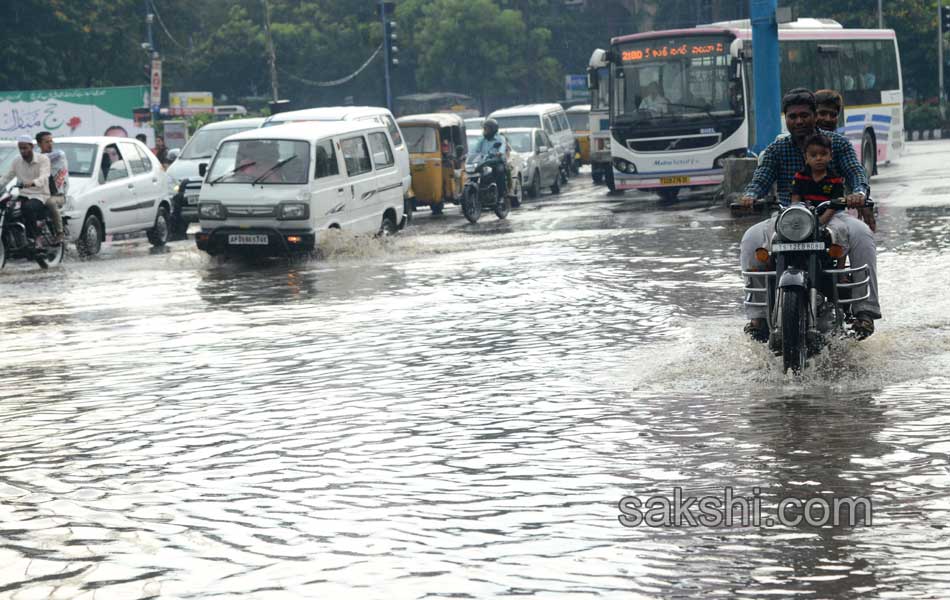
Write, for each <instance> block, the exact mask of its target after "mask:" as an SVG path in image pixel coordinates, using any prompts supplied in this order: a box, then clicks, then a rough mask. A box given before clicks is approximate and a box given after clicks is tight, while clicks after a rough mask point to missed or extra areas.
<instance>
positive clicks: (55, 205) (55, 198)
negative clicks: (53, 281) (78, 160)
mask: <svg viewBox="0 0 950 600" xmlns="http://www.w3.org/2000/svg"><path fill="white" fill-rule="evenodd" d="M36 143H37V145H38V146H39V147H40V152H42V153H43V154H44V155H45V156H46V157H47V158H48V159H49V163H50V176H49V193H50V196H49V199H48V200H47V201H46V208H47V210H49V215H50V219H51V220H52V221H53V233H54V234H55V235H56V243H57V244H59V243H61V242H62V241H63V240H64V239H65V234H64V231H63V216H62V215H61V214H60V212H59V211H60V209H62V208H63V204H65V202H66V191H67V189H68V188H69V162H68V161H67V160H66V153H65V152H63V151H62V150H53V134H52V133H50V132H48V131H41V132H39V133H37V134H36Z"/></svg>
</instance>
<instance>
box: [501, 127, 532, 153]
mask: <svg viewBox="0 0 950 600" xmlns="http://www.w3.org/2000/svg"><path fill="white" fill-rule="evenodd" d="M505 137H506V138H507V139H508V144H509V145H510V146H511V149H512V150H514V151H515V152H531V132H528V131H516V132H510V131H506V132H505Z"/></svg>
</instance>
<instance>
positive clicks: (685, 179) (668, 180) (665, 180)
mask: <svg viewBox="0 0 950 600" xmlns="http://www.w3.org/2000/svg"><path fill="white" fill-rule="evenodd" d="M660 183H662V184H663V185H670V184H674V183H675V184H681V183H689V175H676V176H675V177H660Z"/></svg>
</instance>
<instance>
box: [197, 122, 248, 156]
mask: <svg viewBox="0 0 950 600" xmlns="http://www.w3.org/2000/svg"><path fill="white" fill-rule="evenodd" d="M248 129H254V127H228V128H227V129H207V128H202V129H199V130H198V131H197V133H195V137H193V138H191V139H190V140H188V143H187V144H185V147H184V148H182V150H181V156H179V157H178V158H184V159H186V160H194V159H197V158H211V157H212V156H213V155H214V149H215V148H217V147H218V143H220V142H221V140H223V139H224V138H226V137H228V136H229V135H234V134H235V133H240V132H242V131H247V130H248Z"/></svg>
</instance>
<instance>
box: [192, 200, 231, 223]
mask: <svg viewBox="0 0 950 600" xmlns="http://www.w3.org/2000/svg"><path fill="white" fill-rule="evenodd" d="M227 216H228V211H227V209H225V208H224V205H223V204H221V203H219V202H211V203H208V202H202V203H199V204H198V217H199V218H201V219H210V220H213V221H223V220H224V219H226V218H227Z"/></svg>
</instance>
